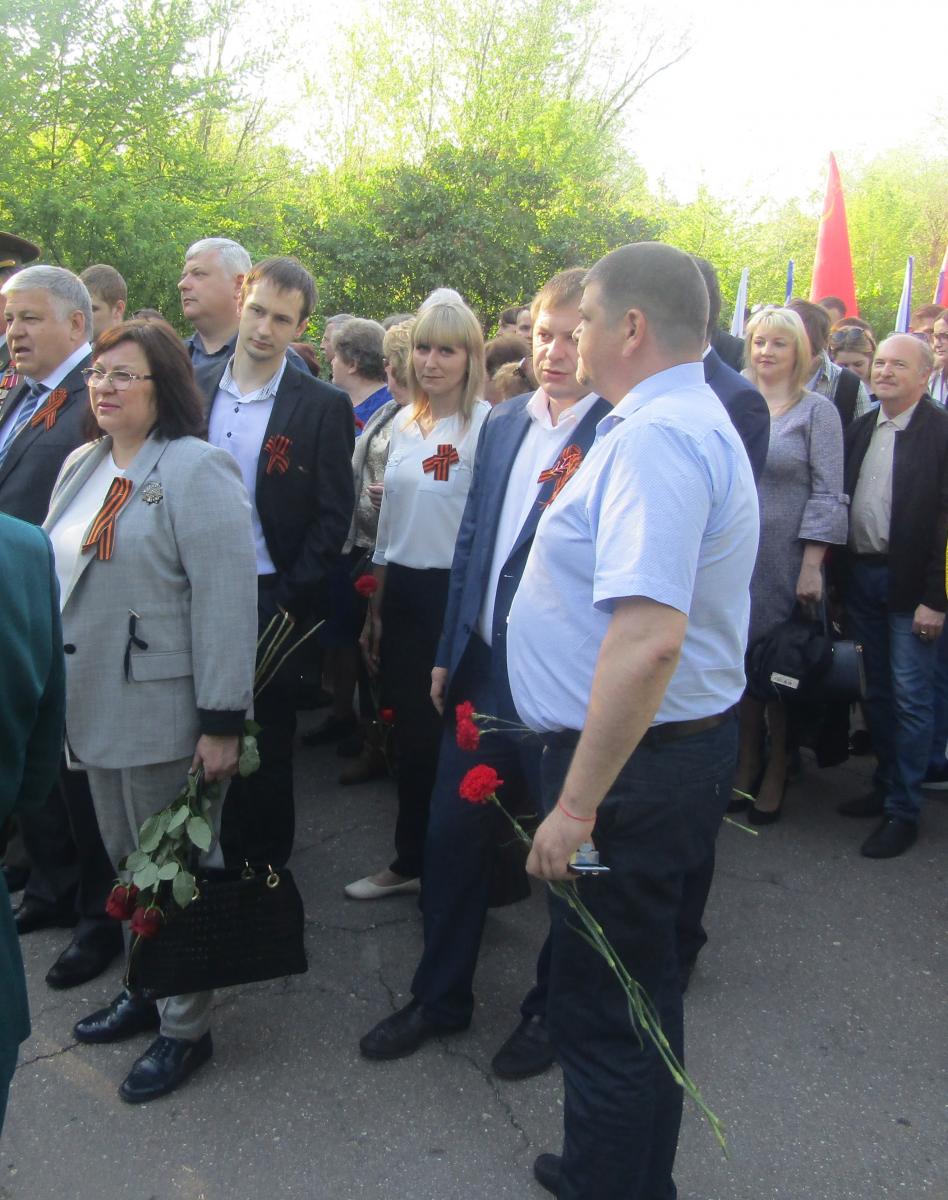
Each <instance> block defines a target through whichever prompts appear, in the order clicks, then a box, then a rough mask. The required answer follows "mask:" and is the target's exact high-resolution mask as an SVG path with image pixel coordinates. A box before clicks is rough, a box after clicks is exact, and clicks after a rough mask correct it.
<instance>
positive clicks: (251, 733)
mask: <svg viewBox="0 0 948 1200" xmlns="http://www.w3.org/2000/svg"><path fill="white" fill-rule="evenodd" d="M261 729H263V726H262V725H258V724H257V722H256V721H250V720H247V721H244V733H245V734H246V735H247V737H252V738H255V737H259V735H260V731H261Z"/></svg>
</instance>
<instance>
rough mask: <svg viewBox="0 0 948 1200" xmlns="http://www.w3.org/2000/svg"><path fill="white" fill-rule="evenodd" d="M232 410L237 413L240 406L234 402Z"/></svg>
mask: <svg viewBox="0 0 948 1200" xmlns="http://www.w3.org/2000/svg"><path fill="white" fill-rule="evenodd" d="M234 412H235V413H239V412H240V406H239V405H238V404H235V405H234Z"/></svg>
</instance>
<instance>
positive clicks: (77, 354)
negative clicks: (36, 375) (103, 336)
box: [26, 342, 92, 392]
mask: <svg viewBox="0 0 948 1200" xmlns="http://www.w3.org/2000/svg"><path fill="white" fill-rule="evenodd" d="M91 353H92V347H91V346H90V345H89V343H88V342H83V343H82V345H81V346H77V347H76V349H75V350H73V352H72V354H70V355H69V357H68V358H67V359H65V360H64V361H63V362H61V363H60V364H59V366H58V367H57V368H56V369H55V370H54V371H50V373H49V374H48V375H46V376H45V377H44V378H43V379H30V377H29V375H27V376H26V378H27V379H28V380H29V382H30V383H41V384H43V386H44V387H45V388H46V390H47V391H49V392H51V391H53V390H54V389H55V388H58V387H59V385H60V384H61V383H62V381H63V380H64V379H65V378H66V376H67V375H68V374H69V372H70V371H72V370H73V369H74V368H75V367H78V366H79V364H80V363H81V362H82V360H83V359H84V358H87V357H88V356H89V355H90V354H91Z"/></svg>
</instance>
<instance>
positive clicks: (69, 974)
mask: <svg viewBox="0 0 948 1200" xmlns="http://www.w3.org/2000/svg"><path fill="white" fill-rule="evenodd" d="M121 953H122V931H121V930H120V929H95V930H92V931H91V932H89V933H87V934H86V935H85V936H84V937H82V938H75V939H74V940H73V941H71V942H70V943H69V945H68V946H67V947H66V949H65V950H64V951H63V952H62V954H60V956H59V958H57V959H56V961H55V962H54V963H53V965H52V966H51V967H50V968H49V970H48V971H47V972H46V982H47V983H48V984H49V986H50V987H51V988H57V989H63V988H71V987H78V986H79V984H80V983H88V982H89V980H90V979H95V978H96V976H97V975H101V974H102V972H103V971H104V970H105V969H106V967H108V966H109V964H110V963H111V962H113V960H114V959H116V958H118V956H119V955H120V954H121Z"/></svg>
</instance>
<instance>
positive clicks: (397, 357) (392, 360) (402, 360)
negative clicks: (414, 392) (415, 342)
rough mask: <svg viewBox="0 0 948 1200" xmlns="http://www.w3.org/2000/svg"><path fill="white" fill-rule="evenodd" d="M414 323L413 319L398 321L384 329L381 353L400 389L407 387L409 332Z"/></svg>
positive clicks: (409, 353) (409, 359) (409, 354)
mask: <svg viewBox="0 0 948 1200" xmlns="http://www.w3.org/2000/svg"><path fill="white" fill-rule="evenodd" d="M414 323H415V318H414V317H409V318H408V320H407V321H399V323H398V324H397V325H393V326H392V327H391V328H390V329H386V331H385V337H384V338H383V339H382V353H383V354H384V355H385V359H386V361H387V362H388V365H389V370H390V371H391V372H392V374H393V375H394V376H395V382H396V383H399V384H401V386H402V387H408V364H409V362H410V361H411V330H412V326H413V325H414Z"/></svg>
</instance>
